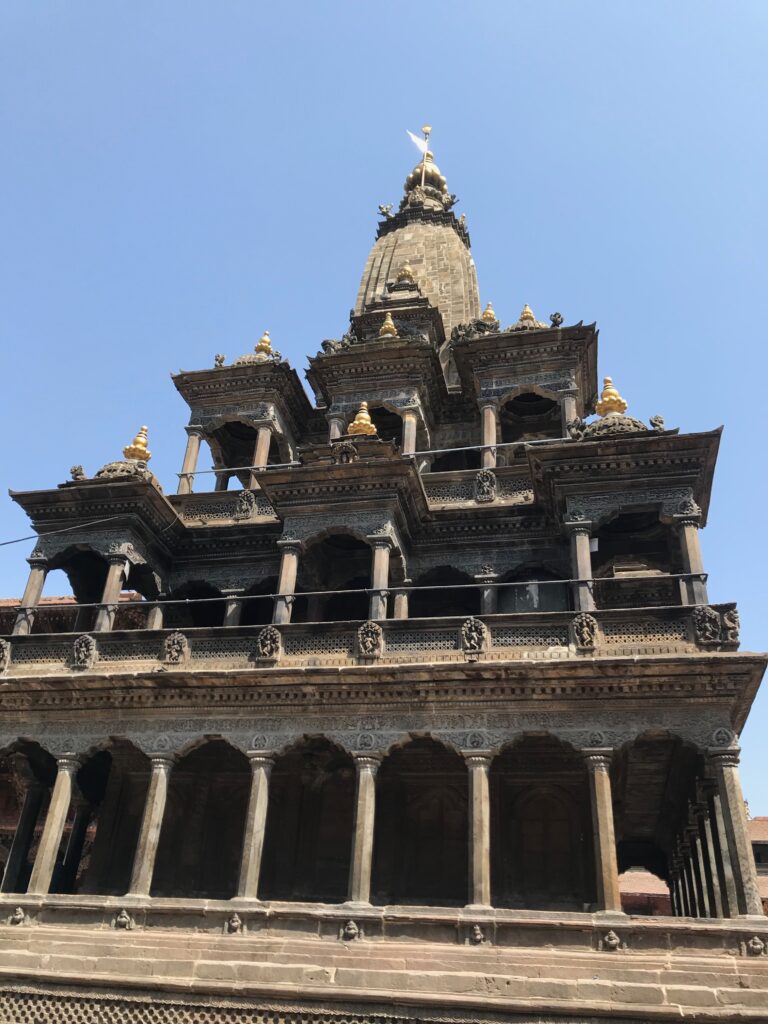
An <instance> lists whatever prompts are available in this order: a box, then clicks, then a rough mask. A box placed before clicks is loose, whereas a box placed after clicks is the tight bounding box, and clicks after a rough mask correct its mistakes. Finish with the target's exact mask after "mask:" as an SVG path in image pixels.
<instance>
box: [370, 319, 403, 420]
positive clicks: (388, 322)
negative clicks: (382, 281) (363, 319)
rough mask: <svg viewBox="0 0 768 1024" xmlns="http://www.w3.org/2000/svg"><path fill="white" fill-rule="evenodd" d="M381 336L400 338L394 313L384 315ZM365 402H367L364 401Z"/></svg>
mask: <svg viewBox="0 0 768 1024" xmlns="http://www.w3.org/2000/svg"><path fill="white" fill-rule="evenodd" d="M379 337H380V338H398V337H399V334H398V333H397V328H396V327H395V321H394V320H393V319H392V314H391V313H387V314H386V316H385V317H384V322H383V323H382V325H381V327H380V328H379ZM363 404H365V403H363Z"/></svg>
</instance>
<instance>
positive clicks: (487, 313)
mask: <svg viewBox="0 0 768 1024" xmlns="http://www.w3.org/2000/svg"><path fill="white" fill-rule="evenodd" d="M481 319H483V320H485V322H486V323H487V324H495V323H496V321H497V320H498V317H497V316H496V314H495V313H494V311H493V306H492V305H491V303H490V302H489V303H488V305H487V306H486V307H485V309H484V310H483V315H482V318H481Z"/></svg>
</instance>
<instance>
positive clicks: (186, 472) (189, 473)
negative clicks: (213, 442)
mask: <svg viewBox="0 0 768 1024" xmlns="http://www.w3.org/2000/svg"><path fill="white" fill-rule="evenodd" d="M202 436H203V435H202V431H201V430H200V428H199V427H187V450H186V451H185V452H184V461H183V462H182V464H181V476H180V477H179V490H178V493H179V494H190V493H191V492H192V489H193V487H194V482H195V473H196V472H197V459H198V456H199V455H200V441H201V440H202Z"/></svg>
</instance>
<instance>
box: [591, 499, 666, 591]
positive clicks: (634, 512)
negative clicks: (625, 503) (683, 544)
mask: <svg viewBox="0 0 768 1024" xmlns="http://www.w3.org/2000/svg"><path fill="white" fill-rule="evenodd" d="M593 547H594V549H595V550H594V551H593V554H592V574H593V576H594V579H595V584H594V588H593V590H594V594H595V601H596V604H597V606H598V608H625V607H630V608H631V607H637V606H638V605H642V606H650V605H677V604H680V586H679V583H678V581H677V580H673V579H669V576H670V574H675V573H678V572H681V571H682V561H681V556H680V552H679V547H678V542H677V538H676V535H675V531H674V529H673V528H672V527H671V525H670V524H669V523H666V522H663V521H662V520H661V518H660V510H659V509H658V508H639V509H628V510H625V511H621V512H618V513H617V514H615V515H613V516H611V517H610V518H608V519H606V520H604V521H603V522H601V523H600V525H599V526H598V527H597V528H596V529H595V530H594V536H593ZM644 577H646V578H644ZM647 577H650V578H647Z"/></svg>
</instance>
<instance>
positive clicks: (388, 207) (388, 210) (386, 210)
mask: <svg viewBox="0 0 768 1024" xmlns="http://www.w3.org/2000/svg"><path fill="white" fill-rule="evenodd" d="M393 206H394V203H379V214H380V215H381V216H382V217H383V218H384V219H385V220H391V219H392V207H393Z"/></svg>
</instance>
